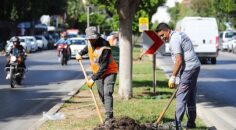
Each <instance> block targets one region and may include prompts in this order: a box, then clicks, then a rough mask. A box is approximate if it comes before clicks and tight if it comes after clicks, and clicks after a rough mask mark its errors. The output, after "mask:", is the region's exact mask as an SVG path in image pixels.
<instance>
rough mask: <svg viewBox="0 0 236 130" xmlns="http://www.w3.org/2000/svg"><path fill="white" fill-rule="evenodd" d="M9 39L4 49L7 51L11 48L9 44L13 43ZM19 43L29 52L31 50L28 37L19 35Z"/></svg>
mask: <svg viewBox="0 0 236 130" xmlns="http://www.w3.org/2000/svg"><path fill="white" fill-rule="evenodd" d="M11 39H12V38H11ZM11 39H10V40H8V41H7V45H6V46H5V51H6V52H9V51H10V49H11V46H13V43H12V42H11ZM19 39H20V44H21V45H22V46H23V47H24V49H25V51H26V52H27V53H29V52H30V51H31V44H30V42H29V40H28V39H26V38H25V37H23V36H19Z"/></svg>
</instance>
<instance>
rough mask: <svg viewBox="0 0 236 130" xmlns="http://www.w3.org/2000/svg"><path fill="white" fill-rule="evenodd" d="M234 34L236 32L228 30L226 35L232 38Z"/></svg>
mask: <svg viewBox="0 0 236 130" xmlns="http://www.w3.org/2000/svg"><path fill="white" fill-rule="evenodd" d="M234 35H235V33H234V32H227V33H226V34H225V37H226V38H232V37H233V36H234Z"/></svg>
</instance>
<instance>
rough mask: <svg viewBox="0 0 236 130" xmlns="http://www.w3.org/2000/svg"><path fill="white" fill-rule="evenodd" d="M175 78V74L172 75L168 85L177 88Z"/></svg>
mask: <svg viewBox="0 0 236 130" xmlns="http://www.w3.org/2000/svg"><path fill="white" fill-rule="evenodd" d="M175 79H176V77H175V76H173V75H172V76H171V77H170V79H169V82H168V86H169V88H170V89H172V88H175Z"/></svg>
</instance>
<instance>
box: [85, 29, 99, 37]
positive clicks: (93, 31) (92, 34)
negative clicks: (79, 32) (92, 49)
mask: <svg viewBox="0 0 236 130" xmlns="http://www.w3.org/2000/svg"><path fill="white" fill-rule="evenodd" d="M85 33H86V39H98V38H99V36H100V34H99V33H98V32H97V31H96V27H87V28H86V29H85Z"/></svg>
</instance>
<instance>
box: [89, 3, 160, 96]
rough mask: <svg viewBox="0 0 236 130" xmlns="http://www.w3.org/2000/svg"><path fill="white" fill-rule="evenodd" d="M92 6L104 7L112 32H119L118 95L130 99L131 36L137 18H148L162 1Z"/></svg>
mask: <svg viewBox="0 0 236 130" xmlns="http://www.w3.org/2000/svg"><path fill="white" fill-rule="evenodd" d="M90 2H91V3H92V4H93V5H100V6H103V7H105V9H106V10H107V12H109V14H110V17H111V19H109V22H110V23H112V24H113V25H112V26H111V27H112V28H113V29H114V30H117V29H118V30H119V32H120V33H119V43H120V58H119V59H120V61H119V67H120V69H119V80H120V82H119V83H120V84H119V95H120V97H121V98H123V99H129V98H131V97H132V59H133V56H132V48H133V45H132V34H133V33H135V32H137V31H138V18H139V17H141V16H142V17H145V16H146V17H149V19H150V18H151V16H152V14H153V13H154V12H155V11H156V9H157V7H158V6H160V5H162V4H163V3H164V0H149V1H145V0H91V1H90Z"/></svg>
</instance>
